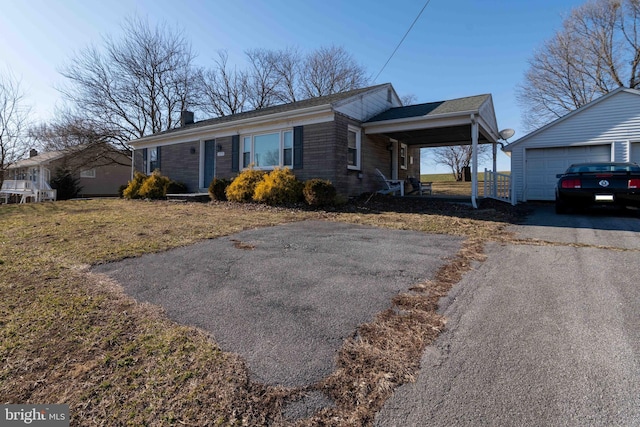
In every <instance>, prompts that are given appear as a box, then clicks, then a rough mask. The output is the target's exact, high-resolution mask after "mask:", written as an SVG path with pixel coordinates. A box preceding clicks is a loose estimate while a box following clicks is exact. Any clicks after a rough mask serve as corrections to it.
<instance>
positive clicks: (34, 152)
mask: <svg viewBox="0 0 640 427" xmlns="http://www.w3.org/2000/svg"><path fill="white" fill-rule="evenodd" d="M37 155H38V150H36V149H35V148H32V149H31V150H29V158H31V157H35V156H37Z"/></svg>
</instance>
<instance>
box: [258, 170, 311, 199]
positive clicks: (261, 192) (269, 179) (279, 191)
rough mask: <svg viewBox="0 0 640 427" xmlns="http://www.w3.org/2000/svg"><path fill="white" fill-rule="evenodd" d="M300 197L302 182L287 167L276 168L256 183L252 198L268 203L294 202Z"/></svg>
mask: <svg viewBox="0 0 640 427" xmlns="http://www.w3.org/2000/svg"><path fill="white" fill-rule="evenodd" d="M301 198H302V183H301V182H300V181H298V179H297V178H296V176H295V175H294V174H293V172H291V169H289V168H286V167H285V168H284V169H280V168H276V169H274V170H272V171H271V173H269V174H268V175H265V176H264V178H263V179H262V181H260V182H259V183H258V185H256V189H255V191H254V193H253V200H255V201H256V202H260V203H266V204H268V205H283V204H291V203H296V202H298V201H299V200H300V199H301Z"/></svg>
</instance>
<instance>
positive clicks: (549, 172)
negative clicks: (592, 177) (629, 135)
mask: <svg viewBox="0 0 640 427" xmlns="http://www.w3.org/2000/svg"><path fill="white" fill-rule="evenodd" d="M526 159H527V164H526V168H525V169H526V171H525V173H526V178H525V179H526V184H525V185H526V188H525V196H526V198H527V200H554V199H555V186H556V182H557V181H558V179H557V178H556V174H559V173H562V172H564V171H565V170H566V169H567V168H568V167H569V166H570V165H571V164H573V163H584V162H608V161H610V160H611V146H610V145H589V146H583V147H561V148H537V149H529V150H527V153H526Z"/></svg>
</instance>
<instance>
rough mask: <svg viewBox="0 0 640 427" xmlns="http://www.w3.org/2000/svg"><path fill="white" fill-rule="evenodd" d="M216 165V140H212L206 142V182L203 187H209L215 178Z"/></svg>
mask: <svg viewBox="0 0 640 427" xmlns="http://www.w3.org/2000/svg"><path fill="white" fill-rule="evenodd" d="M215 165H216V140H215V139H210V140H208V141H205V142H204V182H203V183H202V184H203V187H204V188H207V187H209V184H211V181H212V180H213V177H214V176H215Z"/></svg>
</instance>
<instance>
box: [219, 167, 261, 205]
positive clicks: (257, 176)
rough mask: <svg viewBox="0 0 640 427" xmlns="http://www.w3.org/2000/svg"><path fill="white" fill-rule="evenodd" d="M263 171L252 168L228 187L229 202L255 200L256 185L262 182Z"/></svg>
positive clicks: (226, 192) (242, 173)
mask: <svg viewBox="0 0 640 427" xmlns="http://www.w3.org/2000/svg"><path fill="white" fill-rule="evenodd" d="M264 175H265V173H264V172H263V171H259V170H255V169H252V168H249V169H245V170H243V171H242V172H240V175H238V176H237V177H236V178H235V179H234V180H233V181H232V182H231V184H229V186H228V187H227V190H226V191H225V194H226V195H227V200H230V201H232V202H249V201H251V200H252V199H253V193H254V191H255V189H256V185H258V183H259V182H260V181H262V177H263V176H264Z"/></svg>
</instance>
